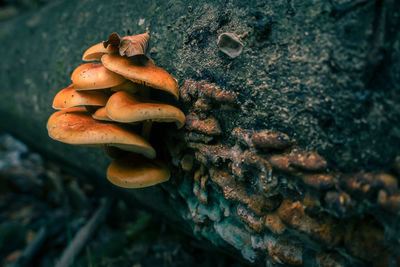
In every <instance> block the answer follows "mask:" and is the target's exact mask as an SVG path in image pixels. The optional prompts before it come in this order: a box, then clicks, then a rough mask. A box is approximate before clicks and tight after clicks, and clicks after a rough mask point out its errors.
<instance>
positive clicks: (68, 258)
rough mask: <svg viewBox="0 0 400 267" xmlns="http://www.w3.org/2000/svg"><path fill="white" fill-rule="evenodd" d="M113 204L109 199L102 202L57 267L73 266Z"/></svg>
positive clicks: (66, 250)
mask: <svg viewBox="0 0 400 267" xmlns="http://www.w3.org/2000/svg"><path fill="white" fill-rule="evenodd" d="M111 204H112V201H111V200H110V199H108V198H107V199H105V200H104V201H103V202H102V204H101V205H100V207H99V208H98V209H97V211H96V212H95V214H94V215H93V216H92V218H90V220H89V221H88V222H87V223H86V224H85V225H84V226H83V227H82V228H81V229H80V230H79V231H78V232H77V233H76V235H75V237H74V238H73V240H72V242H71V243H70V244H69V246H68V247H67V248H66V249H65V250H64V252H63V254H62V256H61V258H60V260H59V261H58V263H57V265H56V267H68V266H71V264H72V263H73V262H74V260H75V258H76V256H77V255H78V254H79V253H80V251H81V250H82V248H83V247H84V245H85V244H86V242H87V241H88V240H89V238H90V236H91V235H92V234H93V232H94V231H95V230H96V229H97V227H98V226H99V225H100V224H101V223H102V222H103V220H104V218H105V217H106V215H107V213H108V212H109V210H110V208H111Z"/></svg>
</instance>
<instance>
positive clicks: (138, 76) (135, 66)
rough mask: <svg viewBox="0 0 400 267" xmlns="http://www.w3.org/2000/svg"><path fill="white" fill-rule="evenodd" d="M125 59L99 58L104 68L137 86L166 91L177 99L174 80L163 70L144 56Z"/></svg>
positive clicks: (111, 56) (106, 56) (104, 56)
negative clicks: (137, 84) (142, 85)
mask: <svg viewBox="0 0 400 267" xmlns="http://www.w3.org/2000/svg"><path fill="white" fill-rule="evenodd" d="M137 59H138V57H132V58H126V57H121V56H118V55H115V54H105V55H103V56H102V57H101V62H102V63H103V65H104V67H106V68H107V69H109V70H110V71H112V72H115V73H118V74H120V75H122V76H124V77H125V78H127V79H129V80H131V81H133V82H135V83H139V84H144V85H147V86H150V87H153V88H155V89H159V90H163V91H166V92H168V93H170V94H172V95H174V96H175V98H176V99H178V98H179V88H178V84H177V83H176V81H175V79H174V78H173V77H172V76H171V75H170V74H169V73H168V72H167V71H165V70H164V69H162V68H159V67H157V66H155V65H154V64H153V63H152V61H151V60H148V59H146V58H145V57H144V56H143V57H141V62H140V60H137Z"/></svg>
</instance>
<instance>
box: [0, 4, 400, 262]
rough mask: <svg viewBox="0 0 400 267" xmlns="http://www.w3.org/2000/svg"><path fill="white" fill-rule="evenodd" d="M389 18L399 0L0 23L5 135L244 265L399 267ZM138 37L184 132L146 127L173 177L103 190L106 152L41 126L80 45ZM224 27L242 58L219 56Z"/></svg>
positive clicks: (121, 8)
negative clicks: (166, 79) (166, 77)
mask: <svg viewBox="0 0 400 267" xmlns="http://www.w3.org/2000/svg"><path fill="white" fill-rule="evenodd" d="M399 12H400V5H399V3H397V2H395V1H394V0H376V1H367V0H357V1H350V0H348V1H347V0H340V1H339V0H331V1H327V0H307V1H292V0H287V1H261V0H259V1H256V0H255V1H250V2H249V1H219V2H217V1H203V0H198V1H192V0H181V1H163V0H153V1H128V0H118V1H93V0H80V1H78V0H68V1H57V2H55V3H53V4H49V5H47V6H46V7H44V8H43V9H41V10H40V11H37V12H35V13H27V14H24V15H21V16H19V17H17V18H15V19H13V20H11V21H6V22H3V23H1V24H0V41H1V43H2V44H3V48H2V49H1V52H0V53H1V62H0V68H1V73H0V77H1V82H2V84H1V97H0V116H1V118H2V123H1V128H2V129H4V130H7V131H9V132H12V133H14V134H15V135H16V136H18V137H19V138H21V139H22V140H24V141H25V142H27V143H29V144H31V145H32V146H33V147H34V148H36V149H37V150H38V151H40V152H42V153H46V154H47V155H48V156H49V157H53V158H55V159H58V160H61V161H63V162H64V163H65V164H66V166H67V165H68V166H71V167H73V168H78V169H80V170H82V173H85V174H86V175H87V177H88V178H89V179H91V181H92V182H93V183H94V184H96V185H97V186H98V187H99V188H102V190H105V192H106V191H109V192H112V193H114V194H119V195H121V196H122V197H124V198H126V199H131V198H133V199H135V201H138V202H140V203H141V205H144V206H147V207H150V208H152V209H153V210H156V211H158V212H159V213H160V214H162V215H163V216H166V217H167V218H168V219H169V220H171V221H172V222H174V223H175V224H177V225H181V226H183V228H186V229H188V230H189V231H190V232H192V233H193V234H194V235H195V236H197V237H198V238H202V239H204V240H208V241H211V242H212V243H213V244H215V245H216V246H218V247H221V248H224V249H229V250H233V251H236V252H241V254H242V256H243V257H244V258H245V259H246V260H248V261H250V262H256V263H260V262H263V263H264V264H267V265H268V264H272V265H273V264H275V263H282V264H293V265H298V264H304V265H307V266H308V265H312V264H320V265H321V266H331V265H330V264H339V266H341V265H343V266H347V265H348V264H362V263H364V264H368V263H373V264H375V265H387V266H389V265H391V264H392V265H391V266H395V265H396V264H400V258H399V256H398V255H399V254H398V253H399V247H400V245H399V240H398V238H397V236H398V235H399V234H400V232H399V228H398V223H397V222H398V219H399V215H398V214H399V212H398V211H399V210H400V191H399V188H398V179H399V176H400V157H399V155H400V152H399V151H400V140H399V139H400V104H399V103H400V94H399V90H400V76H399V73H400V32H399V31H398V29H399V27H400V18H399V16H400V14H399ZM147 27H148V28H149V30H150V36H151V40H150V47H149V51H150V53H149V56H150V57H151V58H152V59H153V60H154V61H155V63H156V64H157V65H158V66H160V67H163V68H164V69H166V70H167V71H168V72H169V73H171V74H172V75H173V76H174V77H176V78H177V79H178V81H179V85H180V86H181V99H180V101H179V104H178V105H179V106H180V107H181V108H182V109H183V110H184V112H185V114H186V115H187V124H186V128H185V129H184V130H180V131H177V130H175V129H174V127H172V126H171V125H164V124H159V125H155V126H153V129H152V137H151V139H150V141H151V143H153V144H154V146H155V148H156V150H157V152H158V155H161V157H164V159H165V160H167V161H168V165H169V167H170V170H171V173H172V177H171V180H170V181H169V182H167V183H165V184H162V185H161V186H155V187H152V188H147V189H140V190H122V189H118V188H115V187H114V186H112V185H111V184H108V182H107V181H106V180H105V179H102V178H103V177H105V171H106V168H107V165H108V164H109V162H110V160H108V159H107V158H106V156H105V155H104V154H103V152H102V151H99V150H95V149H92V148H82V147H75V146H70V145H66V144H62V143H58V142H55V141H53V140H51V139H50V138H49V137H48V135H47V131H46V121H47V119H48V117H49V116H50V115H51V114H52V112H53V110H52V109H51V103H52V100H53V97H54V96H55V94H56V93H57V92H58V91H59V90H61V89H62V88H65V87H67V86H68V85H69V84H70V83H71V81H70V80H69V79H70V75H71V73H72V71H73V70H74V69H75V68H76V67H77V66H79V65H80V64H82V61H81V57H82V54H83V52H84V51H85V50H86V49H87V48H88V47H89V46H91V45H93V44H96V43H98V42H100V41H102V40H105V39H107V37H108V35H109V34H110V33H112V32H118V33H119V34H120V35H121V36H124V35H132V34H139V33H143V32H145V31H146V28H147ZM224 32H228V33H234V34H235V35H237V36H239V38H240V42H242V43H243V44H244V48H243V51H242V53H241V54H240V55H239V56H238V57H236V58H233V59H232V58H230V57H229V56H227V55H226V54H224V53H223V52H221V50H220V48H221V47H219V46H218V44H217V40H218V36H219V35H220V34H221V33H224ZM232 42H233V41H232ZM220 45H221V44H220ZM228 45H232V43H229V40H228ZM168 101H171V102H172V100H170V99H168ZM131 203H135V202H134V201H131ZM188 226H189V227H188ZM205 242H207V241H205Z"/></svg>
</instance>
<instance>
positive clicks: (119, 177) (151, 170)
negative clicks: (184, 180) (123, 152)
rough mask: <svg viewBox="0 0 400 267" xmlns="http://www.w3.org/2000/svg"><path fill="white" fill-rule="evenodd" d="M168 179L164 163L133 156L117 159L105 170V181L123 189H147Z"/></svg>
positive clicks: (167, 171) (168, 174)
mask: <svg viewBox="0 0 400 267" xmlns="http://www.w3.org/2000/svg"><path fill="white" fill-rule="evenodd" d="M169 177H170V173H169V170H168V168H167V166H166V165H165V164H164V163H162V162H161V161H159V160H149V159H146V158H144V157H142V156H140V155H135V154H129V155H127V156H124V157H122V158H119V159H117V160H116V161H114V162H113V163H111V164H110V166H109V167H108V169H107V179H108V180H109V181H110V182H111V183H113V184H115V185H117V186H120V187H125V188H142V187H148V186H152V185H156V184H159V183H162V182H165V181H168V179H169Z"/></svg>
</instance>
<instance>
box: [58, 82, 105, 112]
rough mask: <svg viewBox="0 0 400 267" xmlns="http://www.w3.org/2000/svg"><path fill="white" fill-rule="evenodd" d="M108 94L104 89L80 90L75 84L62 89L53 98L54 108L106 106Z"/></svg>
mask: <svg viewBox="0 0 400 267" xmlns="http://www.w3.org/2000/svg"><path fill="white" fill-rule="evenodd" d="M107 99H108V96H107V95H106V94H105V93H104V92H102V91H90V92H82V91H81V92H78V91H76V90H75V88H74V85H73V84H71V85H70V86H68V87H67V88H64V89H62V90H61V91H60V92H58V93H57V94H56V96H55V97H54V100H53V108H54V109H65V108H70V107H76V106H105V105H106V103H107Z"/></svg>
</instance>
